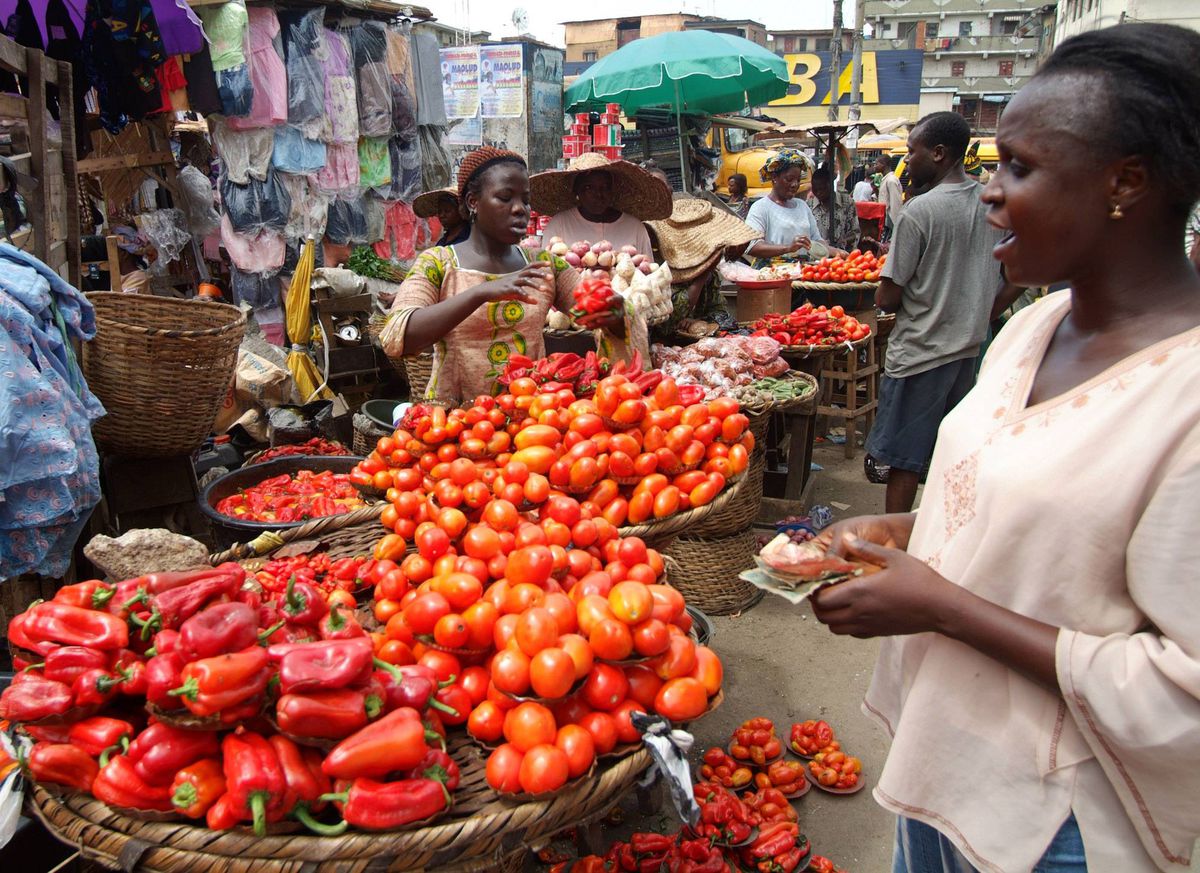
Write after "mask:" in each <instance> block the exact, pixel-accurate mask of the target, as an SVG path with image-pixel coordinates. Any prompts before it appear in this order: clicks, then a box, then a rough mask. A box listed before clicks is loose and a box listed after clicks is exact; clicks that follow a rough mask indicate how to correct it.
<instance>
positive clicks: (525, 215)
mask: <svg viewBox="0 0 1200 873" xmlns="http://www.w3.org/2000/svg"><path fill="white" fill-rule="evenodd" d="M468 203H469V205H471V206H473V207H474V209H475V227H476V228H477V229H478V230H479V232H480V233H482V234H483V235H484V236H487V237H490V238H491V239H494V240H496V241H497V242H502V243H508V244H509V245H516V244H517V243H519V242H520V241H521V240H522V239H524V238H525V231H526V229H527V227H528V225H529V173H528V171H527V170H526V169H525V168H524V167H522V166H521V165H520V164H515V163H502V164H496V165H495V166H492V167H489V168H488V169H487V170H486V171H484V174H483V178H482V179H481V180H480V186H479V194H478V196H477V197H473V198H472V197H470V196H468Z"/></svg>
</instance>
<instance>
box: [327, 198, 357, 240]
mask: <svg viewBox="0 0 1200 873" xmlns="http://www.w3.org/2000/svg"><path fill="white" fill-rule="evenodd" d="M325 238H326V239H327V240H328V241H329V242H331V243H333V244H334V245H339V246H345V245H351V244H358V245H363V244H365V243H366V241H367V216H366V213H365V212H364V209H363V198H361V197H360V198H357V199H355V200H334V201H332V202H331V203H330V204H329V220H328V222H327V223H326V225H325Z"/></svg>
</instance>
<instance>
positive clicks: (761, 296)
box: [737, 285, 792, 322]
mask: <svg viewBox="0 0 1200 873" xmlns="http://www.w3.org/2000/svg"><path fill="white" fill-rule="evenodd" d="M791 311H792V288H791V285H785V286H783V287H782V288H768V289H765V290H762V291H750V290H748V289H746V288H739V289H738V292H737V320H738V321H739V322H747V321H757V320H758V319H760V318H762V317H763V316H764V315H766V314H767V313H769V312H779V313H786V312H791Z"/></svg>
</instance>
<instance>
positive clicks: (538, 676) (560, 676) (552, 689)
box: [529, 648, 575, 699]
mask: <svg viewBox="0 0 1200 873" xmlns="http://www.w3.org/2000/svg"><path fill="white" fill-rule="evenodd" d="M529 683H530V685H531V686H532V687H533V692H534V693H535V694H536V695H537V696H538V697H545V698H548V699H557V698H560V697H565V696H566V695H567V692H568V691H570V690H571V686H572V685H574V684H575V662H574V661H573V660H572V659H571V656H570V655H568V654H567V653H566V652H565V651H563V650H562V649H559V648H545V649H542V650H541V651H540V652H538V653H537V654H536V655H534V656H533V660H532V661H531V662H530V667H529Z"/></svg>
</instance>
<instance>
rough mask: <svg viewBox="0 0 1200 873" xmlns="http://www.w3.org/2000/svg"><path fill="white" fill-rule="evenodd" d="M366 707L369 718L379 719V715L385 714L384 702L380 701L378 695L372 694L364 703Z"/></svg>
mask: <svg viewBox="0 0 1200 873" xmlns="http://www.w3.org/2000/svg"><path fill="white" fill-rule="evenodd" d="M364 703H365V705H366V711H367V718H377V717H378V716H379V713H381V712H383V701H382V700H380V699H379V695H378V694H371V695H369V696H368V697H367V699H366V700H365V701H364Z"/></svg>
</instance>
